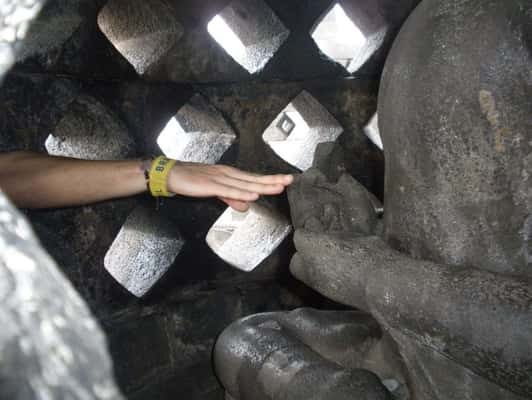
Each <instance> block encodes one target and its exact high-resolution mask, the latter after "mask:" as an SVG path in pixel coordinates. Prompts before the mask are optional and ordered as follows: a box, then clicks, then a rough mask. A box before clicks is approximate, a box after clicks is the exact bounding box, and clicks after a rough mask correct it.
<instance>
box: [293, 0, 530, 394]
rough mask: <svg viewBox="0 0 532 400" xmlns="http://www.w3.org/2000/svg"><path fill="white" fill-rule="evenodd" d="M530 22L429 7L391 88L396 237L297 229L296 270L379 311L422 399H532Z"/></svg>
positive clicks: (453, 6) (481, 10)
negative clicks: (382, 237)
mask: <svg viewBox="0 0 532 400" xmlns="http://www.w3.org/2000/svg"><path fill="white" fill-rule="evenodd" d="M509 21H510V22H511V23H509ZM510 26H511V28H510ZM530 26H532V9H531V5H530V4H529V3H528V2H524V1H520V0H516V1H512V2H506V3H486V2H482V1H477V0H465V1H460V2H455V1H452V0H449V1H436V0H426V1H424V2H423V3H422V4H421V5H420V6H419V7H418V8H417V9H416V11H415V12H414V14H413V15H412V16H411V18H410V19H409V21H408V22H407V23H406V25H405V26H404V27H403V29H402V31H401V34H400V35H399V37H398V40H397V41H396V43H395V45H394V49H393V50H392V53H391V56H390V58H389V60H388V64H387V67H386V69H385V72H384V76H383V82H382V84H381V93H380V104H379V117H380V118H381V121H380V128H381V134H382V138H383V142H384V150H385V152H386V163H387V165H386V171H387V178H386V196H385V199H386V212H385V219H384V224H385V225H384V226H385V234H384V235H383V236H384V238H385V240H383V239H381V238H380V237H377V236H376V235H370V236H365V235H362V236H360V237H356V236H355V235H353V234H349V233H346V232H341V233H333V230H330V231H327V227H328V225H327V224H322V227H323V228H322V229H323V230H322V231H321V233H316V232H311V231H310V230H309V229H305V230H302V229H300V230H297V231H296V234H295V244H296V248H297V250H298V253H297V255H296V256H295V257H294V259H293V260H292V263H291V270H292V272H293V273H294V275H296V276H297V277H298V278H299V279H301V280H302V281H304V282H306V283H307V284H308V285H309V286H311V287H313V288H314V289H316V290H318V291H319V292H320V293H322V294H324V295H326V296H328V297H330V298H332V299H334V300H336V301H339V302H342V303H345V304H349V305H351V306H355V307H357V308H360V309H363V310H367V311H368V312H370V313H371V314H372V315H374V316H375V318H376V319H377V320H378V321H379V323H380V324H381V325H382V326H383V327H384V328H385V329H386V330H388V331H389V332H390V333H391V335H392V337H393V338H394V340H395V341H396V342H397V344H398V346H399V348H400V353H401V355H402V356H403V358H404V361H405V364H406V365H407V366H408V369H409V376H410V379H409V380H410V382H411V389H412V392H413V396H414V397H416V398H431V399H478V398H482V399H493V400H495V399H523V398H529V397H530V396H531V395H532V381H531V375H530V370H531V366H532V346H531V343H532V341H531V334H530V332H532V317H531V316H532V306H531V305H532V287H531V285H530V280H529V279H528V276H529V275H530V262H531V261H530V257H529V256H528V255H529V251H528V249H529V247H530V242H531V241H530V235H529V234H528V232H529V229H528V227H529V225H530V224H529V221H530V213H531V210H532V201H531V199H532V192H531V191H530V188H531V187H532V185H531V183H530V174H529V171H530V170H531V165H530V160H531V159H532V158H531V153H532V141H531V136H530V132H531V130H530V129H526V127H527V126H528V125H529V124H528V122H529V121H530V118H529V115H530V110H531V109H532V107H531V105H532V104H531V101H532V100H531V98H530V96H529V95H528V94H527V93H528V92H527V89H529V88H531V86H532V81H531V77H530V74H529V72H530V65H531V64H532V61H531V60H530V57H529V54H530V41H529V40H527V39H525V38H528V37H530V36H529V35H530ZM479 29H480V31H479ZM510 55H511V56H510ZM528 91H530V90H528ZM315 189H316V190H318V189H320V187H319V185H316V187H315ZM321 190H323V191H324V192H326V191H327V190H328V188H327V186H325V187H323V188H322V189H321ZM315 197H316V199H317V201H320V197H319V196H315ZM299 203H300V202H299V201H298V199H297V197H296V198H291V206H292V208H293V209H294V210H297V208H298V207H299ZM303 204H304V203H303ZM309 214H310V216H312V213H311V212H310V213H309ZM296 215H297V211H296ZM333 217H334V215H333ZM391 247H395V248H396V249H400V250H402V251H403V252H404V253H400V252H398V251H397V250H394V249H392V248H391Z"/></svg>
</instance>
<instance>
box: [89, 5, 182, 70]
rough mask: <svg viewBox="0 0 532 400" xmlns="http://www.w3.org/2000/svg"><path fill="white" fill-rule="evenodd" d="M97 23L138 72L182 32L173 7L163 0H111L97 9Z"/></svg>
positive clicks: (173, 43)
mask: <svg viewBox="0 0 532 400" xmlns="http://www.w3.org/2000/svg"><path fill="white" fill-rule="evenodd" d="M98 26H99V27H100V29H101V31H102V32H103V33H104V34H105V35H106V36H107V38H108V39H109V40H110V41H111V43H112V44H113V45H114V46H115V47H116V49H117V50H118V51H119V52H120V53H121V54H122V55H123V56H124V57H125V58H126V59H127V60H128V61H129V62H130V63H131V65H133V67H134V68H135V70H136V71H137V73H139V74H141V75H142V74H144V73H145V72H147V71H148V70H149V69H150V68H151V67H153V66H154V65H155V64H157V63H158V62H160V61H161V59H162V58H163V57H164V56H165V54H166V53H167V52H168V50H170V49H171V48H172V47H173V46H175V44H176V43H177V42H178V41H179V39H180V38H181V36H182V35H183V27H182V26H181V24H180V23H179V22H178V21H177V19H176V17H175V12H174V10H173V9H172V8H171V7H170V6H168V4H167V3H166V2H164V1H162V0H111V1H109V2H108V3H107V4H106V5H105V7H104V8H103V9H102V10H101V11H100V14H99V15H98Z"/></svg>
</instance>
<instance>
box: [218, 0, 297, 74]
mask: <svg viewBox="0 0 532 400" xmlns="http://www.w3.org/2000/svg"><path fill="white" fill-rule="evenodd" d="M220 27H223V28H220ZM224 28H225V29H229V30H230V31H232V33H233V35H234V37H233V38H232V40H230V41H227V39H228V36H229V35H227V33H225V32H224ZM208 29H209V33H210V34H211V36H212V37H213V38H214V39H215V40H216V41H217V42H218V43H219V44H220V45H221V46H222V47H223V48H224V49H225V51H227V53H228V54H229V55H230V56H231V57H233V59H234V60H235V61H236V62H238V63H239V64H240V65H242V66H243V67H244V68H245V69H246V70H248V72H250V73H256V72H259V71H260V70H262V69H263V68H264V66H265V65H266V64H267V63H268V61H269V60H270V59H271V58H272V57H273V56H274V55H275V53H276V52H277V50H278V49H279V47H281V45H282V44H283V43H284V41H285V40H286V39H287V38H288V36H289V35H290V31H289V30H288V29H287V28H286V27H285V26H284V25H283V23H282V22H281V21H280V20H279V18H278V17H277V16H276V15H275V13H274V12H273V11H272V10H271V8H270V7H269V6H268V5H267V4H266V3H265V2H264V1H263V0H234V1H232V2H231V3H230V4H229V5H228V6H227V7H226V8H224V9H223V10H222V11H221V12H220V13H219V14H218V15H217V16H216V17H214V19H212V20H211V22H209V25H208ZM233 35H231V36H233Z"/></svg>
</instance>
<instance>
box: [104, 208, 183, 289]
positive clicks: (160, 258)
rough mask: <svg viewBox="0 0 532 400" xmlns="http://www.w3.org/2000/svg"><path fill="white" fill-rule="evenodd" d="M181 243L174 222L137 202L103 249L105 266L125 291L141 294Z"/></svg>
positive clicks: (166, 264) (170, 262)
mask: <svg viewBox="0 0 532 400" xmlns="http://www.w3.org/2000/svg"><path fill="white" fill-rule="evenodd" d="M183 245H184V240H183V239H182V238H181V235H180V233H179V231H178V229H177V228H176V227H175V226H174V224H172V223H171V222H170V221H168V220H167V219H164V218H163V217H161V215H160V214H158V213H157V212H156V211H154V210H151V209H148V208H145V207H141V206H139V207H138V208H136V209H135V210H134V211H133V212H132V213H131V214H130V215H129V217H128V218H127V220H126V222H125V223H124V225H123V226H122V229H121V230H120V232H119V233H118V235H117V237H116V238H115V240H114V242H113V244H112V245H111V247H110V248H109V250H108V251H107V254H106V255H105V259H104V265H105V269H106V270H107V271H108V272H109V273H110V274H111V275H112V276H113V278H115V280H116V281H117V282H118V283H120V284H121V285H122V286H123V287H124V288H126V289H127V290H128V291H129V292H131V293H132V294H134V295H135V296H137V297H142V296H144V295H145V294H146V293H147V292H148V291H149V290H150V289H151V288H152V287H153V285H155V283H156V282H157V281H158V280H159V279H160V278H161V277H162V276H163V275H164V274H165V272H166V271H167V270H168V269H169V268H170V266H171V265H172V264H173V262H174V261H175V259H176V257H177V256H178V254H179V252H180V251H181V249H182V247H183Z"/></svg>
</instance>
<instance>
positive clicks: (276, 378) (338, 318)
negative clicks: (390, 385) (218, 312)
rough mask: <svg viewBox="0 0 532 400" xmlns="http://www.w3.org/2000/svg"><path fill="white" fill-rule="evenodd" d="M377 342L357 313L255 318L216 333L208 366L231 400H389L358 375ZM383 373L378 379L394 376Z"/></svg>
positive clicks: (375, 382)
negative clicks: (347, 347)
mask: <svg viewBox="0 0 532 400" xmlns="http://www.w3.org/2000/svg"><path fill="white" fill-rule="evenodd" d="M379 339H380V330H379V327H378V325H377V324H376V322H375V321H374V320H373V319H372V318H371V317H369V316H367V315H364V314H362V313H358V312H319V311H315V310H311V309H300V310H295V311H293V312H290V313H265V314H257V315H253V316H250V317H247V318H244V319H241V320H240V321H237V322H235V323H234V324H232V325H231V326H230V327H228V328H227V329H226V330H225V331H224V332H223V333H222V335H221V336H220V337H219V339H218V342H217V344H216V347H215V352H214V363H215V368H216V371H217V373H218V377H219V378H220V380H221V382H222V383H223V385H224V387H225V389H226V391H227V392H228V393H229V395H230V396H231V397H232V398H234V399H236V400H255V399H260V400H269V399H290V400H303V399H327V400H347V399H354V398H356V399H368V400H370V399H372V400H377V399H391V396H390V394H389V393H388V392H387V391H386V389H385V388H384V386H383V385H382V384H381V382H379V379H378V377H377V376H376V375H375V374H373V373H371V372H369V371H367V370H363V369H360V366H361V365H362V364H363V363H364V360H365V359H366V358H371V356H369V353H371V351H372V348H374V347H376V345H377V343H378V342H379ZM346 343H349V344H350V346H351V347H350V349H349V350H348V351H343V347H344V345H345V344H346ZM368 356H369V357H368ZM348 359H349V361H348ZM383 364H384V363H383ZM346 365H348V366H347V367H346ZM384 368H385V369H387V370H388V371H387V372H386V373H384V376H389V375H386V374H388V373H391V374H392V376H397V374H396V373H395V372H397V371H394V368H393V367H392V368H390V367H389V366H385V367H384ZM392 371H393V372H392ZM399 374H400V372H399Z"/></svg>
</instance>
